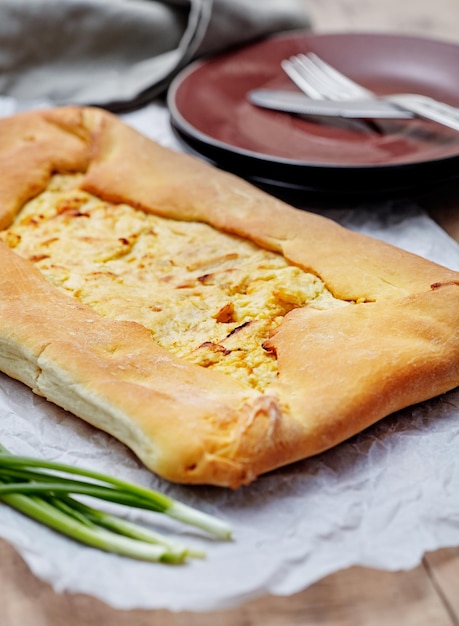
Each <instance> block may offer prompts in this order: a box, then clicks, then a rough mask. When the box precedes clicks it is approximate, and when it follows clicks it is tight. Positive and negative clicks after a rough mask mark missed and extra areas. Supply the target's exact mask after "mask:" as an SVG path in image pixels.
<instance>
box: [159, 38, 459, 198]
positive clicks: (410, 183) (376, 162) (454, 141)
mask: <svg viewBox="0 0 459 626" xmlns="http://www.w3.org/2000/svg"><path fill="white" fill-rule="evenodd" d="M300 52H303V53H308V52H315V53H316V54H318V55H319V56H321V57H322V58H324V60H325V61H327V62H328V63H330V64H332V65H335V66H336V67H337V68H338V69H339V70H340V71H342V72H343V73H345V74H347V75H348V76H350V77H351V78H353V79H354V80H356V81H358V82H360V83H362V84H363V85H365V86H366V87H368V88H369V89H372V90H373V91H375V92H377V93H379V94H384V93H395V92H416V93H423V94H425V95H428V96H432V97H434V98H436V99H438V100H442V101H444V102H447V103H449V104H451V105H453V106H459V46H457V45H454V44H452V43H446V42H439V41H434V40H429V39H422V38H417V37H405V36H396V35H385V34H364V33H360V34H328V35H326V34H323V35H322V34H317V35H313V34H311V33H305V32H294V33H289V34H281V35H278V36H276V37H273V38H270V39H268V40H263V41H261V42H258V43H255V44H253V45H251V46H246V47H243V48H240V49H236V50H234V51H231V52H229V53H227V54H224V55H221V56H218V57H214V58H210V59H207V60H204V61H199V62H197V63H195V64H193V65H191V66H189V67H188V68H186V69H185V70H184V71H183V72H182V73H181V74H180V75H179V76H177V78H176V79H175V81H174V82H173V84H172V85H171V87H170V90H169V94H168V106H169V110H170V115H171V124H172V127H173V129H174V131H175V133H176V134H177V136H178V137H179V138H180V140H181V141H182V142H183V144H184V145H185V147H186V148H187V149H189V150H190V151H192V152H194V153H196V154H198V155H199V156H201V157H203V158H205V159H207V160H209V161H211V162H213V163H215V164H216V165H218V166H219V167H222V168H223V169H226V170H229V171H231V172H234V173H236V174H238V175H239V176H242V177H244V178H247V179H249V180H251V181H253V182H255V183H257V184H259V185H261V186H265V187H268V188H271V189H272V190H279V191H282V190H300V191H305V190H307V191H313V192H319V193H322V194H323V193H325V194H328V195H329V194H375V193H384V192H390V193H391V192H393V191H394V190H398V191H400V190H405V191H406V190H408V191H409V190H413V189H419V188H423V187H426V186H430V187H431V186H433V185H438V184H439V183H441V182H443V181H448V180H452V179H453V180H454V179H455V178H456V177H457V178H458V180H459V133H458V132H457V131H454V130H450V129H447V128H444V127H441V126H439V125H437V124H435V123H434V122H428V121H425V120H420V119H412V120H366V121H364V120H343V119H337V118H323V117H321V118H317V117H316V118H313V117H304V116H295V115H291V114H287V113H282V112H277V111H269V110H267V109H262V108H259V107H257V106H255V105H253V104H251V103H250V102H249V100H248V98H247V94H248V92H249V91H250V90H252V89H290V90H297V88H296V87H295V86H294V85H293V84H292V83H291V81H290V79H289V78H288V77H287V76H286V75H285V74H284V72H283V71H282V69H281V67H280V63H281V60H282V59H285V58H288V57H290V56H292V55H294V54H298V53H300Z"/></svg>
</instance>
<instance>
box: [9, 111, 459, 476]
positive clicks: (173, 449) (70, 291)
mask: <svg viewBox="0 0 459 626" xmlns="http://www.w3.org/2000/svg"><path fill="white" fill-rule="evenodd" d="M0 165H1V170H0V171H1V175H0V229H1V230H0V263H1V267H2V272H1V275H0V369H1V370H2V371H4V372H5V373H7V374H8V375H10V376H12V377H14V378H16V379H18V380H21V381H22V382H24V383H25V384H27V385H29V386H30V387H31V388H32V389H33V390H34V391H35V392H36V393H38V394H41V395H43V396H45V397H46V398H48V399H49V400H50V401H52V402H55V403H56V404H58V405H59V406H61V407H63V408H65V409H67V410H69V411H71V412H72V413H74V414H75V415H77V416H79V417H81V418H83V419H85V420H86V421H88V422H90V423H91V424H93V425H94V426H96V427H98V428H101V429H103V430H105V431H107V432H109V433H111V434H112V435H114V436H115V437H117V438H118V439H120V440H121V441H123V442H124V443H126V445H128V446H129V447H130V448H131V449H132V450H133V451H134V452H135V453H136V454H137V455H138V456H139V458H140V459H141V460H142V461H143V462H144V463H145V464H146V465H147V466H148V467H149V468H150V469H152V470H153V471H155V472H157V473H158V474H160V475H161V476H163V477H165V478H167V479H169V480H173V481H179V482H188V483H207V484H215V485H222V486H231V487H237V486H239V485H241V484H244V483H248V482H250V481H252V480H253V479H254V478H255V477H256V476H258V475H259V474H260V473H263V472H267V471H269V470H271V469H274V468H276V467H279V466H282V465H285V464H287V463H291V462H293V461H296V460H299V459H303V458H305V457H308V456H311V455H313V454H317V453H319V452H321V451H323V450H326V449H328V448H330V447H331V446H334V445H336V444H338V443H339V442H341V441H343V440H344V439H346V438H348V437H350V436H352V435H353V434H355V433H357V432H359V431H361V430H362V429H364V428H365V427H367V426H369V425H370V424H372V423H374V422H375V421H377V420H379V419H381V418H383V417H384V416H387V415H388V414H389V413H392V412H393V411H397V410H398V409H401V408H403V407H406V406H409V405H411V404H413V403H416V402H421V401H423V400H426V399H428V398H432V397H434V396H436V395H438V394H441V393H443V392H445V391H447V390H449V389H452V388H454V387H456V386H457V385H458V383H459V274H458V273H457V272H453V271H451V270H448V269H446V268H444V267H441V266H439V265H435V264H433V263H430V262H428V261H426V260H424V259H422V258H420V257H417V256H414V255H411V254H408V253H407V252H403V251H401V250H399V249H397V248H394V247H391V246H389V245H387V244H384V243H381V242H378V241H376V240H373V239H370V238H368V237H365V236H363V235H359V234H356V233H353V232H351V231H348V230H346V229H344V228H342V227H340V226H338V225H337V224H335V223H334V222H332V221H330V220H327V219H325V218H323V217H320V216H317V215H313V214H310V213H307V212H304V211H299V210H296V209H293V208H292V207H289V206H288V205H286V204H283V203H282V202H280V201H279V200H276V199H274V198H272V197H270V196H268V195H266V194H265V193H263V192H261V191H260V190H258V189H256V188H254V187H252V186H251V185H250V184H248V183H246V182H244V181H242V180H240V179H238V178H236V177H234V176H232V175H230V174H227V173H224V172H221V171H219V170H217V169H215V168H213V167H212V166H210V165H207V164H205V163H202V162H200V161H198V160H196V159H194V158H192V157H190V156H187V155H184V154H179V153H175V152H173V151H170V150H168V149H166V148H163V147H161V146H159V145H157V144H155V143H154V142H152V141H150V140H149V139H147V138H145V137H144V136H142V135H140V134H139V133H137V132H136V131H134V130H133V129H131V128H129V127H128V126H127V125H125V124H123V123H122V122H121V121H120V120H119V119H118V118H116V117H115V116H113V115H111V114H109V113H107V112H105V111H102V110H99V109H95V108H76V107H75V108H73V107H67V108H57V109H52V110H48V111H41V112H31V113H26V114H22V115H18V116H15V117H12V118H8V119H5V120H2V121H1V122H0Z"/></svg>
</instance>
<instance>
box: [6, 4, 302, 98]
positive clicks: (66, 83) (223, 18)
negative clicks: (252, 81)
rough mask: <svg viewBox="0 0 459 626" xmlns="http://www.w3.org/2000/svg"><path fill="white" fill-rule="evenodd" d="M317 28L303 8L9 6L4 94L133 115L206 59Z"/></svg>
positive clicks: (289, 5) (299, 5) (234, 6)
mask: <svg viewBox="0 0 459 626" xmlns="http://www.w3.org/2000/svg"><path fill="white" fill-rule="evenodd" d="M308 26H309V20H308V16H307V13H306V12H305V9H304V2H303V1H302V0H264V1H263V2H260V3H256V2H248V1H247V0H162V1H161V0H2V1H1V2H0V95H2V96H9V97H12V98H14V99H16V100H19V101H26V102H27V101H37V100H47V101H51V102H53V103H54V104H59V105H62V104H70V103H74V104H95V105H99V106H105V107H107V108H111V109H113V110H121V109H123V108H124V109H127V108H134V107H138V106H141V105H143V104H145V103H147V102H148V101H150V100H151V99H153V98H154V97H156V96H157V95H159V94H161V93H162V92H163V91H164V90H165V89H166V88H167V86H168V84H169V82H170V80H171V79H172V78H173V76H174V75H175V74H176V73H177V72H178V71H179V70H180V69H182V68H183V67H184V66H185V65H186V64H187V63H189V62H190V61H191V60H193V59H195V58H197V57H200V56H202V55H207V54H211V53H216V52H220V51H224V50H226V49H228V48H230V47H232V46H235V45H240V44H245V43H247V42H249V41H251V40H254V39H256V38H259V37H262V36H266V35H269V34H272V33H275V32H277V31H283V30H290V29H298V28H307V27H308Z"/></svg>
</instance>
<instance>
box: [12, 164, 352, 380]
mask: <svg viewBox="0 0 459 626" xmlns="http://www.w3.org/2000/svg"><path fill="white" fill-rule="evenodd" d="M81 178H82V176H80V175H55V176H54V177H53V178H52V179H51V182H50V184H49V186H48V188H47V189H46V190H45V191H44V192H43V193H41V194H40V195H39V196H37V197H36V198H34V199H33V200H31V201H30V202H28V203H27V204H26V205H25V206H24V207H23V209H22V210H21V211H20V213H19V214H18V216H17V218H16V220H15V221H14V223H13V224H12V225H11V226H10V227H9V228H8V229H6V230H4V231H1V232H0V239H1V240H3V241H4V242H5V243H6V244H7V245H8V246H10V247H11V248H14V249H15V251H16V252H17V253H18V254H20V255H21V256H23V257H25V258H27V259H29V260H30V261H32V262H33V263H34V264H35V265H36V266H37V267H38V269H39V270H40V271H41V272H42V274H43V275H44V277H45V278H46V279H47V280H48V281H49V282H51V283H53V284H54V285H55V286H56V287H57V288H59V289H60V290H62V291H64V292H66V293H67V294H70V295H72V296H73V297H75V298H77V299H78V300H79V301H81V302H82V303H84V304H85V305H87V306H89V307H91V308H93V309H94V310H96V311H97V312H98V313H100V314H101V315H103V316H105V317H107V318H110V319H117V320H129V321H135V322H138V323H139V324H142V325H143V326H145V327H146V328H148V329H149V330H150V331H151V333H152V336H153V338H154V340H155V341H156V342H157V343H158V344H159V345H161V346H162V347H164V348H166V349H168V350H169V351H171V352H173V353H175V354H177V355H178V356H180V357H182V358H185V359H187V360H189V361H192V362H194V363H196V364H199V365H201V366H203V367H210V368H216V369H219V370H221V371H223V372H225V373H227V374H229V375H232V376H235V377H237V378H239V379H240V380H242V381H243V382H245V383H246V384H249V385H250V386H252V387H254V388H255V389H258V390H260V391H263V390H264V389H265V388H266V386H267V385H269V384H270V383H271V382H272V381H273V380H274V379H275V377H276V374H277V363H276V358H275V355H274V354H272V353H271V352H269V351H267V350H266V349H265V348H263V343H264V341H265V340H266V339H267V338H268V337H269V335H270V332H271V331H272V330H273V329H274V328H275V327H276V326H277V325H278V324H280V322H281V321H282V318H283V316H284V315H285V314H286V313H288V312H289V311H290V310H292V309H293V308H297V307H303V306H306V305H307V306H312V307H314V308H318V309H328V308H334V307H339V306H343V305H344V304H346V303H345V302H343V301H341V300H337V299H336V298H334V297H333V296H332V294H331V293H330V292H329V291H328V290H327V289H326V287H325V285H324V284H323V282H322V281H321V280H320V279H319V278H317V277H316V276H314V275H313V274H311V273H307V272H305V271H303V270H302V269H300V268H299V267H296V266H294V265H290V264H289V263H288V262H287V261H286V260H285V259H284V257H283V256H281V255H280V254H277V253H274V252H270V251H268V250H265V249H263V248H260V247H258V246H257V245H255V244H253V243H252V242H250V241H247V240H245V239H242V238H239V237H237V236H232V235H229V234H226V233H222V232H219V231H217V230H215V229H214V228H212V227H210V226H208V225H206V224H203V223H197V222H182V221H175V220H172V219H166V218H162V217H159V216H156V215H153V214H147V213H144V212H143V211H140V210H137V209H135V208H133V207H131V206H129V205H126V204H119V205H114V204H110V203H108V202H105V201H103V200H101V199H99V198H96V197H94V196H92V195H90V194H89V193H87V192H85V191H83V190H81V189H80V188H79V185H80V182H81Z"/></svg>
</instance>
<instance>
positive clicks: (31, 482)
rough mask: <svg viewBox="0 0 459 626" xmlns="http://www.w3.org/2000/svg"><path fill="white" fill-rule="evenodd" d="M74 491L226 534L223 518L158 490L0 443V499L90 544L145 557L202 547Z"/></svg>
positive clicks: (171, 558)
mask: <svg viewBox="0 0 459 626" xmlns="http://www.w3.org/2000/svg"><path fill="white" fill-rule="evenodd" d="M74 495H83V496H90V497H92V498H97V499H99V500H106V501H109V502H115V503H117V504H121V505H124V506H128V507H135V508H138V509H147V510H150V511H155V512H157V513H163V514H165V515H168V516H169V517H172V518H174V519H176V520H178V521H181V522H183V523H185V524H190V525H192V526H195V527H197V528H200V529H201V530H204V531H206V532H207V533H209V534H211V535H213V536H214V537H216V538H218V539H225V540H226V539H230V538H231V528H230V526H229V525H228V524H226V523H225V522H223V521H221V520H219V519H217V518H215V517H213V516H211V515H208V514H206V513H203V512H201V511H198V510H197V509H194V508H192V507H189V506H187V505H185V504H182V503H180V502H178V501H177V500H174V499H173V498H170V497H169V496H166V495H164V494H162V493H160V492H158V491H154V490H152V489H147V488H146V487H141V486H140V485H135V484H134V483H130V482H127V481H124V480H121V479H118V478H115V477H112V476H108V475H107V474H102V473H100V472H96V471H93V470H89V469H82V468H77V467H74V466H72V465H66V464H64V463H55V462H52V461H45V460H40V459H37V458H33V457H27V456H19V455H13V454H10V453H9V452H8V451H7V450H6V449H5V448H4V447H3V446H1V445H0V501H3V502H4V503H5V504H8V505H9V506H11V507H13V508H15V509H17V510H18V511H20V512H22V513H24V514H25V515H28V516H29V517H31V518H33V519H35V520H36V521H38V522H41V523H42V524H45V525H46V526H49V527H50V528H53V529H54V530H56V531H58V532H60V533H62V534H64V535H67V536H69V537H71V538H73V539H74V540H76V541H79V542H81V543H85V544H87V545H89V546H92V547H94V548H98V549H100V550H105V551H108V552H115V553H117V554H120V555H123V556H128V557H132V558H136V559H142V560H147V561H160V562H164V563H182V562H184V561H185V560H186V559H187V558H202V557H204V556H205V555H204V553H203V552H202V551H199V550H195V549H192V548H188V547H186V546H183V545H181V544H180V543H178V542H175V541H173V540H171V539H169V538H166V537H164V536H163V535H161V534H159V533H156V532H153V531H152V530H150V529H147V528H145V527H143V526H140V525H138V524H134V523H132V522H129V521H127V520H125V519H123V518H121V517H118V516H115V515H111V514H108V513H105V512H102V511H100V510H98V509H95V508H93V507H91V506H88V505H87V504H84V503H83V502H80V501H79V500H77V499H76V498H75V497H73V496H74Z"/></svg>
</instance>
